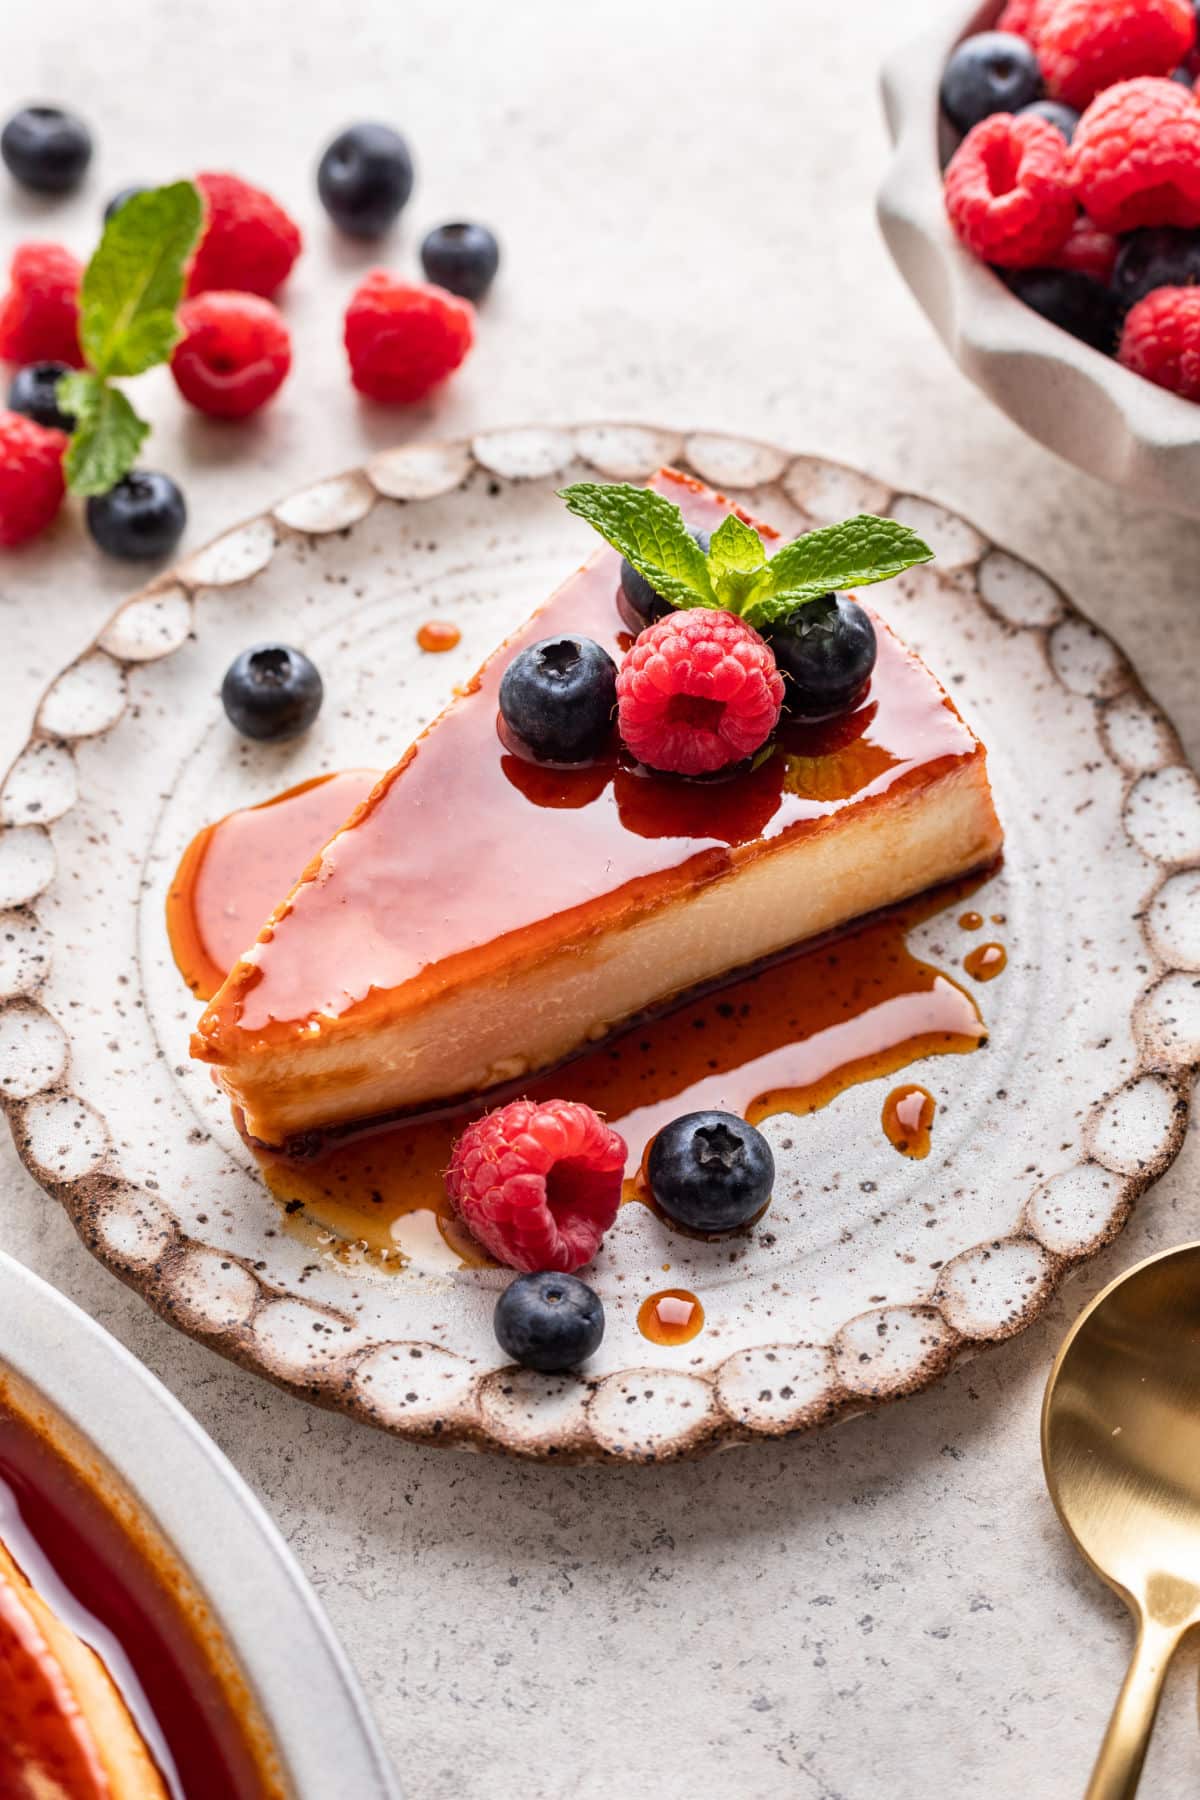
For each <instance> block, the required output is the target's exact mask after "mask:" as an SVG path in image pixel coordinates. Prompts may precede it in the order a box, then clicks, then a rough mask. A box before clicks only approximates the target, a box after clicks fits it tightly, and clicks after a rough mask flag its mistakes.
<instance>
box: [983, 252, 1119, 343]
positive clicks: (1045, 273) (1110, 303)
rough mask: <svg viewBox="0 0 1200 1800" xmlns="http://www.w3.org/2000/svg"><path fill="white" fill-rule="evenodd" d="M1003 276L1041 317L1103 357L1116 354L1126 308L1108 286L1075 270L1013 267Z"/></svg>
mask: <svg viewBox="0 0 1200 1800" xmlns="http://www.w3.org/2000/svg"><path fill="white" fill-rule="evenodd" d="M1007 279H1008V285H1009V287H1010V288H1011V289H1012V291H1013V293H1014V294H1015V295H1016V296H1017V298H1018V299H1019V300H1023V301H1024V302H1025V304H1026V306H1032V308H1033V310H1034V312H1038V313H1041V315H1042V317H1043V319H1049V320H1050V323H1051V324H1052V325H1059V326H1061V327H1062V329H1063V330H1064V331H1069V332H1070V334H1071V336H1072V337H1076V338H1079V339H1080V341H1081V342H1082V343H1085V344H1090V345H1091V347H1092V349H1093V350H1100V351H1102V352H1103V353H1104V355H1105V356H1115V355H1116V353H1117V344H1118V343H1119V341H1120V337H1121V327H1122V325H1123V324H1124V322H1125V311H1126V309H1125V306H1124V305H1123V303H1122V302H1121V300H1120V299H1118V297H1117V296H1116V295H1115V294H1114V293H1113V292H1112V291H1111V290H1110V289H1109V288H1106V287H1104V286H1102V285H1101V283H1100V282H1098V281H1095V280H1093V278H1092V277H1091V276H1090V275H1084V274H1083V273H1082V272H1081V271H1080V270H1078V269H1016V270H1014V271H1013V272H1012V273H1011V274H1010V275H1009V276H1008V278H1007Z"/></svg>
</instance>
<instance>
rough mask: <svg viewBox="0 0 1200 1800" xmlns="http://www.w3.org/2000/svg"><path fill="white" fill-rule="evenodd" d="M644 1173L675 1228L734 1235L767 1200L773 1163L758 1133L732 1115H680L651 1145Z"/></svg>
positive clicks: (772, 1176)
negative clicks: (683, 1226)
mask: <svg viewBox="0 0 1200 1800" xmlns="http://www.w3.org/2000/svg"><path fill="white" fill-rule="evenodd" d="M646 1174H647V1177H648V1179H649V1182H650V1191H651V1193H652V1194H653V1195H654V1198H655V1200H656V1201H657V1202H658V1205H659V1206H660V1207H661V1208H662V1210H663V1212H665V1213H666V1215H667V1217H668V1218H670V1219H674V1220H675V1221H676V1223H677V1224H679V1225H686V1226H687V1227H688V1228H689V1229H690V1230H692V1231H704V1232H717V1231H736V1230H737V1229H738V1227H739V1226H742V1225H749V1224H750V1222H751V1220H752V1219H755V1218H757V1216H758V1214H759V1213H760V1212H761V1211H762V1209H763V1207H764V1206H765V1205H766V1204H767V1201H768V1200H769V1199H770V1198H771V1187H772V1184H773V1182H774V1180H775V1158H774V1157H773V1156H772V1154H771V1146H770V1144H768V1142H767V1140H766V1138H765V1137H764V1136H763V1134H762V1132H761V1131H755V1129H754V1127H753V1125H747V1123H746V1121H745V1119H739V1118H738V1116H737V1114H736V1113H723V1112H694V1113H684V1115H683V1117H682V1118H679V1119H672V1120H671V1123H670V1124H669V1125H664V1126H663V1128H662V1130H661V1131H660V1132H659V1134H658V1136H657V1137H656V1138H655V1140H654V1142H653V1144H652V1145H651V1146H650V1160H649V1162H648V1164H647V1167H646Z"/></svg>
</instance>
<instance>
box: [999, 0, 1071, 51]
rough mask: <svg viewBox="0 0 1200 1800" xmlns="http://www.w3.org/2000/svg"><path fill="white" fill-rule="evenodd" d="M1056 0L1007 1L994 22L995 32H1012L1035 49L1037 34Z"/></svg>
mask: <svg viewBox="0 0 1200 1800" xmlns="http://www.w3.org/2000/svg"><path fill="white" fill-rule="evenodd" d="M1056 5H1057V0H1008V5H1007V6H1006V7H1005V9H1004V11H1003V12H1002V13H1001V14H1000V17H999V19H998V20H997V21H996V27H995V28H996V30H997V31H1012V32H1015V33H1016V35H1017V37H1023V38H1024V39H1025V40H1026V41H1027V42H1028V43H1030V44H1033V45H1034V47H1035V48H1036V46H1037V41H1038V33H1039V32H1040V30H1041V28H1042V26H1043V24H1044V23H1045V21H1046V18H1047V17H1048V15H1049V14H1050V12H1051V11H1052V10H1053V8H1054V7H1055V6H1056Z"/></svg>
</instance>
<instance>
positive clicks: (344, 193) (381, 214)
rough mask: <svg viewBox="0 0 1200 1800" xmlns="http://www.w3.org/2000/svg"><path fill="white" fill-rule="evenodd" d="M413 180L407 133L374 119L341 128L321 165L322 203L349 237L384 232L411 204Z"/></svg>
mask: <svg viewBox="0 0 1200 1800" xmlns="http://www.w3.org/2000/svg"><path fill="white" fill-rule="evenodd" d="M413 180H414V171H413V160H412V154H411V152H410V151H409V148H408V144H407V143H406V142H405V140H404V138H403V137H401V135H400V133H399V132H398V131H395V130H394V129H393V128H392V126H390V125H379V124H374V123H370V122H367V123H363V124H359V125H350V126H348V127H347V128H346V130H345V131H340V132H339V133H338V135H337V136H336V137H335V138H334V140H333V142H332V143H331V144H330V145H329V146H328V148H327V149H326V151H325V153H324V155H323V156H322V157H321V160H320V163H319V164H318V166H317V192H318V194H319V195H320V197H321V204H322V206H323V207H324V208H325V211H326V212H327V213H328V214H329V216H330V218H331V219H332V220H333V222H334V224H335V225H336V226H337V227H338V229H339V231H344V232H346V233H347V235H348V236H350V237H359V238H377V237H382V236H383V234H384V232H385V231H388V230H389V229H390V228H391V226H392V225H394V224H395V222H396V219H397V218H398V217H399V215H400V213H401V212H402V211H403V209H404V207H405V206H406V205H407V204H408V200H409V197H410V195H411V194H412V190H413Z"/></svg>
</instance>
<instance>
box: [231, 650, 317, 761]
mask: <svg viewBox="0 0 1200 1800" xmlns="http://www.w3.org/2000/svg"><path fill="white" fill-rule="evenodd" d="M324 698H325V684H324V682H323V681H322V680H321V677H320V674H319V672H318V670H317V668H316V665H315V664H314V663H311V662H310V661H309V660H308V658H307V656H305V654H304V652H303V651H302V650H293V649H292V647H291V645H290V644H252V645H251V647H250V649H249V650H243V651H242V653H241V655H240V656H235V657H234V659H233V661H232V662H231V663H230V665H229V667H228V668H227V669H226V671H225V679H224V681H223V682H222V683H221V704H222V705H223V706H224V708H225V713H226V716H227V718H228V719H229V723H230V724H231V725H232V726H233V727H234V729H235V730H236V731H240V732H241V734H242V736H243V737H248V738H259V739H261V740H262V741H264V742H269V743H278V742H281V741H282V740H283V739H284V738H294V737H299V736H300V733H301V732H302V731H307V730H308V728H309V726H310V725H311V724H312V722H313V720H314V719H315V718H316V716H317V714H318V713H319V712H320V710H321V702H322V700H323V699H324Z"/></svg>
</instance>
